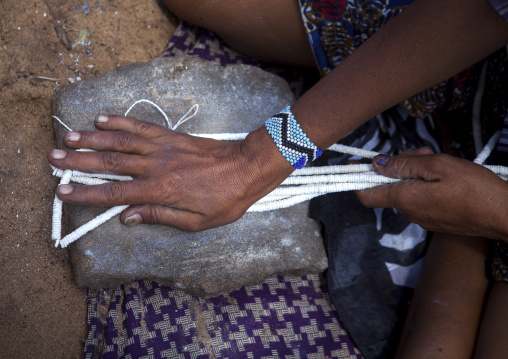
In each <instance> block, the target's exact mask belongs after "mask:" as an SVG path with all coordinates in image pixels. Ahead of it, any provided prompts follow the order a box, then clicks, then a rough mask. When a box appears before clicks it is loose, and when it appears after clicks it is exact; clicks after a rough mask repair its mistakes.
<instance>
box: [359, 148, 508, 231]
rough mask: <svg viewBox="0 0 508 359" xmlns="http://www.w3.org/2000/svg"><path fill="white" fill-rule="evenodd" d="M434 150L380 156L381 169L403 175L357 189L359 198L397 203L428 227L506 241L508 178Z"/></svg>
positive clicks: (385, 204) (377, 160)
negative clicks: (398, 180)
mask: <svg viewBox="0 0 508 359" xmlns="http://www.w3.org/2000/svg"><path fill="white" fill-rule="evenodd" d="M431 152H432V151H431V150H429V149H425V148H423V149H418V150H409V151H405V152H403V153H402V154H401V155H399V156H393V157H387V156H384V155H382V156H378V157H376V158H375V159H374V160H373V161H372V163H373V166H374V168H375V169H376V171H377V172H379V173H380V174H382V175H384V176H388V177H393V178H403V179H405V180H404V181H401V182H397V183H394V184H390V185H383V186H378V187H374V188H371V189H368V190H364V191H358V192H357V196H358V198H359V199H360V202H362V204H364V205H365V206H367V207H378V208H389V207H393V208H396V209H397V210H398V211H400V212H402V213H404V214H405V215H406V216H407V217H408V218H409V220H411V221H412V222H414V223H417V224H419V225H421V226H422V227H424V228H425V229H427V230H430V231H436V232H443V233H453V234H460V235H465V236H482V237H488V238H492V239H501V240H504V241H508V206H507V203H508V183H506V182H505V181H503V180H502V179H500V178H499V177H498V176H496V175H495V174H494V173H492V172H491V171H490V170H488V169H486V168H484V167H482V166H480V165H477V164H475V163H473V162H469V161H466V160H463V159H459V158H454V157H451V156H448V155H444V154H431Z"/></svg>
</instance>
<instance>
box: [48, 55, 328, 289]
mask: <svg viewBox="0 0 508 359" xmlns="http://www.w3.org/2000/svg"><path fill="white" fill-rule="evenodd" d="M139 99H147V100H151V101H153V102H155V103H156V104H158V105H159V106H160V107H161V108H162V109H163V110H164V111H165V112H166V113H167V114H168V115H169V117H170V118H171V119H172V121H173V123H175V122H176V121H177V120H178V119H179V118H180V117H181V116H182V115H183V114H184V113H186V112H187V110H188V109H189V108H190V107H191V106H192V105H193V104H195V103H198V104H199V106H200V110H199V113H198V114H197V115H196V116H195V117H194V118H192V119H191V120H190V121H189V122H187V123H185V124H183V125H182V126H181V127H179V128H178V131H184V132H189V133H211V132H249V131H252V130H254V129H256V128H258V127H260V126H261V125H262V124H263V123H264V121H265V120H266V119H267V118H269V117H270V116H271V115H273V114H275V113H277V112H278V111H280V110H281V109H282V108H283V107H285V106H287V105H289V104H291V103H292V102H293V101H294V98H293V95H292V93H291V91H290V89H289V87H288V85H287V83H286V82H285V81H284V80H283V79H281V78H280V77H278V76H275V75H273V74H270V73H268V72H265V71H262V70H261V69H259V68H257V67H253V66H248V65H231V66H227V67H221V66H218V65H215V64H212V63H210V62H207V61H204V60H201V59H199V58H197V57H190V56H185V57H178V58H157V59H154V60H152V61H150V62H148V63H137V64H132V65H129V66H126V67H120V68H118V69H116V70H115V71H113V72H111V73H108V74H106V75H104V76H102V77H97V78H92V79H89V80H86V81H83V82H81V83H79V84H76V85H71V86H67V87H64V88H62V89H61V90H60V91H58V92H57V93H56V94H55V96H54V99H53V112H54V114H55V115H56V116H58V117H59V118H60V119H61V120H62V121H64V122H65V123H66V124H67V125H68V126H69V127H70V128H72V129H73V130H94V129H95V128H94V125H93V120H94V119H95V118H96V117H97V116H98V115H101V114H102V115H104V114H124V113H125V111H126V110H127V109H128V108H129V107H130V105H132V104H133V103H134V102H135V101H136V100H139ZM129 116H131V117H135V118H139V119H143V120H145V121H150V122H154V123H159V124H164V120H163V118H162V116H161V115H160V113H159V112H157V110H156V109H155V108H153V107H152V106H150V105H148V104H139V105H138V106H137V107H135V108H134V109H133V110H132V112H131V113H130V114H129ZM66 132H67V130H65V129H64V128H63V127H62V126H61V125H60V124H58V123H56V122H55V133H56V138H57V146H58V147H59V148H62V147H63V141H62V139H63V135H64V134H65V133H66ZM104 210H105V209H104V208H95V207H86V206H73V205H68V204H66V205H65V207H64V222H65V223H64V228H65V230H64V231H65V233H70V232H71V231H72V230H74V229H75V228H77V227H78V226H80V225H82V224H84V223H86V222H88V221H89V220H91V219H93V218H94V217H95V216H97V215H98V214H100V213H102V212H104ZM307 211H308V203H303V204H300V205H296V206H293V207H291V208H287V209H281V210H276V211H271V212H263V213H247V214H245V215H244V216H243V217H242V218H241V219H240V220H238V221H237V222H235V223H232V224H230V225H227V226H223V227H220V228H215V229H210V230H206V231H203V232H199V233H189V232H185V231H181V230H178V229H175V228H172V227H165V226H160V225H138V226H134V227H125V226H123V225H122V224H121V223H120V220H119V216H117V217H115V218H113V219H111V220H110V221H108V222H106V223H105V224H103V225H102V226H100V227H99V228H97V229H95V230H93V231H91V232H89V233H88V234H87V235H85V236H84V237H82V238H81V239H79V240H78V241H77V242H75V243H74V244H72V245H71V246H70V248H71V254H72V262H73V267H74V274H75V278H76V281H77V284H78V285H79V286H87V287H91V288H105V287H112V286H115V285H118V284H121V283H125V282H129V281H132V280H135V279H141V278H148V279H152V280H155V281H157V282H159V283H161V284H163V285H168V286H171V287H173V288H178V289H181V290H184V291H186V292H188V293H190V294H192V295H196V296H200V297H211V296H215V295H218V294H223V293H227V292H230V291H232V290H234V289H237V288H239V287H241V286H242V285H251V284H258V283H261V282H263V281H264V280H265V279H266V278H267V277H269V276H272V275H275V274H281V275H304V274H309V273H318V272H322V271H323V270H324V269H326V267H327V258H326V254H325V250H324V247H323V243H322V239H321V235H320V228H319V225H318V223H317V222H316V221H314V220H312V219H310V218H308V215H307Z"/></svg>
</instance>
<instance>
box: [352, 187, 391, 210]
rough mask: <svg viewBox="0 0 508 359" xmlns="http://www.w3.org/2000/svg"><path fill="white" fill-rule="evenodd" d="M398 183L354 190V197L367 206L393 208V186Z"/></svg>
mask: <svg viewBox="0 0 508 359" xmlns="http://www.w3.org/2000/svg"><path fill="white" fill-rule="evenodd" d="M396 185H399V184H398V183H391V184H385V185H381V186H376V187H373V188H369V189H366V190H362V191H355V194H356V197H357V198H358V200H359V201H360V203H361V204H363V205H364V206H365V207H368V208H394V207H395V203H394V192H396V191H397V189H396V188H394V187H395V186H396Z"/></svg>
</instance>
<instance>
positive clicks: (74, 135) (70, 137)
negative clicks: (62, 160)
mask: <svg viewBox="0 0 508 359" xmlns="http://www.w3.org/2000/svg"><path fill="white" fill-rule="evenodd" d="M65 138H67V141H79V140H80V138H81V134H80V133H79V132H69V133H68V134H67V135H66V136H65Z"/></svg>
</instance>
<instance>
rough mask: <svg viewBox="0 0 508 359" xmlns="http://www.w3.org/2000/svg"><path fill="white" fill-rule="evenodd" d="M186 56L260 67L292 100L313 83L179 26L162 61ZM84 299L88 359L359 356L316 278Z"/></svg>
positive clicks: (147, 289)
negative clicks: (197, 292)
mask: <svg viewBox="0 0 508 359" xmlns="http://www.w3.org/2000/svg"><path fill="white" fill-rule="evenodd" d="M184 54H185V55H195V56H199V57H201V58H204V59H207V60H209V61H213V62H216V63H218V64H221V65H227V64H236V63H247V64H251V65H259V66H261V67H264V68H266V69H268V70H270V71H272V72H275V73H277V74H279V75H282V76H284V77H285V78H286V79H287V80H288V82H289V84H290V86H291V88H292V89H293V90H294V91H295V96H298V94H301V93H302V92H303V91H304V90H305V88H307V87H308V86H309V83H310V82H311V81H312V80H311V79H312V78H316V77H314V76H312V74H309V77H308V78H307V79H306V78H302V76H301V74H299V73H298V71H297V70H294V69H287V68H276V67H272V66H271V65H265V64H260V63H258V62H257V61H255V60H252V59H249V58H246V57H244V56H242V55H239V54H238V53H236V52H235V51H233V50H231V49H229V48H228V47H227V46H226V45H225V44H224V43H223V42H222V41H220V40H219V39H218V38H217V36H215V35H214V34H212V33H210V32H208V31H206V30H203V29H200V28H197V27H195V26H192V25H189V24H187V23H185V22H182V23H181V24H180V25H179V26H178V28H177V29H176V31H175V33H174V35H173V37H172V38H171V40H170V42H169V44H168V47H167V48H166V49H165V50H164V52H163V56H178V55H184ZM87 301H88V338H87V340H86V343H85V350H84V358H85V359H99V358H105V359H110V358H132V359H138V358H199V359H205V358H238V359H240V358H249V359H255V358H288V359H289V358H295V359H297V358H316V359H318V358H323V359H324V358H352V359H353V358H354V359H360V358H361V357H362V356H361V354H360V352H359V351H358V349H357V348H356V346H355V345H354V343H353V342H352V340H351V339H350V337H349V336H348V334H347V333H346V332H345V330H344V329H343V327H342V325H341V324H340V322H339V321H338V319H337V313H336V312H335V310H334V309H333V307H332V306H331V304H330V298H329V296H328V294H327V288H326V285H325V280H324V279H323V278H321V277H319V276H317V275H309V276H305V277H272V278H269V279H268V280H267V281H266V282H265V283H263V284H260V285H257V286H250V287H243V288H241V289H238V290H236V291H234V292H232V293H230V294H229V295H223V296H218V297H215V298H211V299H206V300H204V299H199V298H196V297H192V296H189V295H187V294H185V293H184V292H181V291H179V290H173V289H171V288H168V287H163V286H160V285H158V284H157V283H155V282H150V281H146V280H145V281H143V280H140V281H135V282H132V283H129V284H125V285H122V286H118V287H116V288H111V289H106V290H99V291H89V292H88V295H87Z"/></svg>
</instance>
